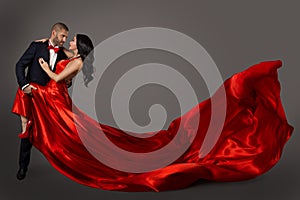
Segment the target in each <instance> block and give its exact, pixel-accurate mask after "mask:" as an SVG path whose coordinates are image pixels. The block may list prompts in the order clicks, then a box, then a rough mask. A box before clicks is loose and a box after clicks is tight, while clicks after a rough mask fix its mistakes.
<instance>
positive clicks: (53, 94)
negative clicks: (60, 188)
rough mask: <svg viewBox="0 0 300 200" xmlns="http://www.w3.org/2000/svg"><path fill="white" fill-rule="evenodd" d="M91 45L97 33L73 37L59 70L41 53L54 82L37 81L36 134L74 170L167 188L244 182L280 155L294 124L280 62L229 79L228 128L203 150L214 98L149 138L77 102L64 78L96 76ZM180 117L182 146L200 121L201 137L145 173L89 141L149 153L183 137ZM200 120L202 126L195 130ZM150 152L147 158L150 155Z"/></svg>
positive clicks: (88, 179)
mask: <svg viewBox="0 0 300 200" xmlns="http://www.w3.org/2000/svg"><path fill="white" fill-rule="evenodd" d="M92 49H93V44H92V42H91V40H90V39H89V38H88V37H87V36H85V35H81V34H77V35H76V36H75V37H74V39H73V40H72V41H71V42H70V50H72V51H73V52H74V56H73V57H72V58H70V59H68V60H63V61H60V62H59V63H58V64H57V71H56V73H54V72H52V71H51V70H50V69H49V66H48V64H47V63H46V62H45V61H44V60H43V58H40V60H39V62H40V65H41V67H42V68H43V69H44V71H45V72H46V73H47V74H48V75H49V77H50V78H51V79H52V80H51V81H50V82H49V84H48V85H47V86H39V85H37V84H33V85H34V86H35V87H36V88H37V90H34V91H33V92H32V93H33V96H32V104H33V106H32V108H31V111H32V118H33V123H32V132H31V134H30V135H29V137H30V140H31V142H32V144H33V145H34V146H35V147H36V148H37V149H39V150H40V151H41V152H42V153H43V154H44V155H45V157H46V158H47V159H48V161H49V162H50V163H51V164H52V165H53V166H54V167H55V168H56V169H57V170H58V171H60V172H61V173H63V174H64V175H66V176H67V177H69V178H71V179H73V180H75V181H77V182H79V183H81V184H85V185H88V186H91V187H96V188H101V189H105V190H119V191H163V190H171V189H179V188H183V187H187V186H189V185H191V184H192V183H194V182H196V181H197V180H199V179H206V180H213V181H240V180H246V179H250V178H254V177H256V176H258V175H261V174H263V173H265V172H266V171H268V170H269V169H270V168H272V167H273V166H274V165H275V164H276V163H277V162H278V160H279V158H280V156H281V153H282V150H283V147H284V144H285V143H286V141H287V140H288V139H289V138H290V136H291V133H292V131H293V127H291V126H290V125H289V124H288V122H287V120H286V117H285V114H284V110H283V108H282V105H281V101H280V86H279V82H278V80H277V68H279V67H280V66H281V62H280V61H270V62H262V63H259V64H257V65H254V66H252V67H250V68H249V69H247V70H245V71H243V72H240V73H237V74H235V75H234V76H233V77H231V78H230V79H228V80H227V81H225V83H224V87H225V90H226V96H227V102H226V103H227V113H226V120H225V124H224V128H223V130H222V132H221V135H220V138H219V139H218V141H217V143H216V144H215V146H214V148H213V149H212V150H211V151H210V152H209V153H208V154H207V155H206V156H205V157H200V156H199V149H200V147H201V145H202V142H203V140H204V138H205V134H206V130H207V128H208V126H209V122H208V120H207V119H210V116H211V111H210V99H208V100H206V101H204V102H202V103H200V104H198V105H196V106H195V107H194V108H192V109H191V110H190V111H188V112H187V113H186V114H184V115H183V116H181V117H179V118H177V119H175V120H173V121H172V122H171V124H170V126H169V128H168V129H167V130H161V131H159V132H158V133H157V134H155V135H153V136H151V137H147V138H141V137H138V138H137V137H133V136H131V135H128V134H125V133H124V132H123V131H122V130H120V129H117V128H114V127H111V126H108V125H105V124H99V123H98V122H96V121H95V120H93V119H91V118H90V117H88V116H87V115H86V114H85V113H84V112H82V111H81V110H80V109H78V108H77V107H76V106H74V105H73V104H72V100H71V98H70V97H69V95H68V91H67V88H66V85H65V83H64V80H69V79H71V78H73V77H74V76H75V75H76V74H77V73H78V72H79V71H81V70H82V72H83V75H84V76H83V77H84V84H85V85H86V86H87V85H88V83H89V82H90V81H91V80H92V79H93V76H92V74H93V66H92V63H93V60H94V58H93V54H92ZM215 95H216V94H215ZM16 101H17V99H16ZM220 106H223V105H220ZM198 112H200V113H198ZM197 114H200V115H201V120H200V122H198V121H196V123H195V120H194V117H195V116H198V115H197ZM180 122H184V123H185V126H184V128H183V129H182V130H180V131H181V133H183V136H182V137H181V138H180V140H179V141H180V143H179V144H177V145H178V146H177V147H180V145H181V144H183V143H185V142H187V140H190V137H189V134H190V132H191V131H192V130H193V128H194V129H195V130H196V131H197V132H196V135H195V138H194V139H193V141H192V143H191V145H190V147H189V148H188V150H187V151H185V152H184V153H183V154H182V155H181V156H180V157H179V158H178V159H177V160H175V161H174V162H172V163H171V164H169V165H167V166H165V167H161V168H158V169H156V170H152V171H147V172H140V173H133V172H128V171H122V170H117V169H114V168H113V167H110V166H108V165H106V163H105V162H101V161H99V159H96V158H95V157H94V156H93V155H94V154H93V155H92V153H91V152H90V151H89V150H88V149H87V148H86V147H85V144H86V142H87V143H90V144H93V145H94V146H93V147H94V149H93V150H95V152H98V153H99V152H100V156H102V157H105V156H106V157H108V159H111V160H113V159H114V158H110V157H109V156H107V155H109V153H111V152H112V151H114V149H113V148H111V147H110V146H109V145H108V144H107V142H106V141H104V140H103V138H104V137H106V138H109V140H110V141H111V142H112V143H114V144H115V145H116V146H119V147H120V148H122V149H124V150H125V151H128V152H135V153H146V154H145V155H147V153H148V152H152V151H155V150H158V149H161V148H162V147H164V146H165V145H167V144H168V143H169V142H170V141H171V140H172V139H173V138H174V137H175V136H176V134H177V131H178V125H179V123H180ZM198 123H199V124H198ZM196 125H197V127H198V125H199V127H200V128H199V129H196V127H195V126H196ZM79 133H80V134H79ZM145 134H148V133H145ZM149 135H151V133H149ZM181 142H182V143H181ZM175 148H176V145H175ZM144 159H145V162H146V161H147V159H148V158H147V156H145V158H144ZM115 162H116V164H119V165H122V164H123V163H122V162H120V163H118V160H115ZM137 164H139V163H137Z"/></svg>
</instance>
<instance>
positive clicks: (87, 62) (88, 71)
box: [76, 34, 94, 87]
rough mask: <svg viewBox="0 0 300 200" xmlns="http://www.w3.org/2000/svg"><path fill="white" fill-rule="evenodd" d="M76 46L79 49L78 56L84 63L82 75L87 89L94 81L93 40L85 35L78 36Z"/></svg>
mask: <svg viewBox="0 0 300 200" xmlns="http://www.w3.org/2000/svg"><path fill="white" fill-rule="evenodd" d="M76 46H77V49H78V54H80V57H81V59H82V61H83V67H82V73H83V81H84V85H85V86H86V87H87V86H88V83H89V82H90V81H91V80H93V79H94V77H93V76H92V74H93V73H94V66H93V62H94V51H93V49H94V45H93V42H92V40H91V39H90V38H89V37H88V36H87V35H83V34H77V35H76Z"/></svg>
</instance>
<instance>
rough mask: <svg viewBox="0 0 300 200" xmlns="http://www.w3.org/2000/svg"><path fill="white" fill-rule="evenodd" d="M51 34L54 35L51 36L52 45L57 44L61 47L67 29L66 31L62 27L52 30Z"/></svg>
mask: <svg viewBox="0 0 300 200" xmlns="http://www.w3.org/2000/svg"><path fill="white" fill-rule="evenodd" d="M53 36H54V38H53V43H54V45H58V46H60V47H62V46H63V45H64V43H65V42H66V40H67V37H68V31H66V30H64V29H61V30H59V31H54V32H53Z"/></svg>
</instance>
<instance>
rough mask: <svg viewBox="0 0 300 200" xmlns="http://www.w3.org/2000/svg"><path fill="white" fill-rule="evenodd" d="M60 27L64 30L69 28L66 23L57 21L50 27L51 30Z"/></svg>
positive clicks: (59, 29)
mask: <svg viewBox="0 0 300 200" xmlns="http://www.w3.org/2000/svg"><path fill="white" fill-rule="evenodd" d="M62 29H64V30H66V31H69V28H68V27H67V25H65V24H64V23H62V22H57V23H56V24H54V25H53V26H52V28H51V32H52V31H53V30H55V31H61V30H62Z"/></svg>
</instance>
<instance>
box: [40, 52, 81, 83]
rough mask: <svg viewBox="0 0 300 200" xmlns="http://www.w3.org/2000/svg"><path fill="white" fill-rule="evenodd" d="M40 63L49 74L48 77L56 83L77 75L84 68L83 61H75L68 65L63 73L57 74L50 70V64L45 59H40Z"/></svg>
mask: <svg viewBox="0 0 300 200" xmlns="http://www.w3.org/2000/svg"><path fill="white" fill-rule="evenodd" d="M39 63H40V65H41V67H42V68H43V70H44V71H45V72H46V73H47V74H48V76H49V77H50V78H51V79H53V80H54V81H55V82H59V81H61V80H65V79H66V78H67V77H69V76H70V75H72V74H77V73H78V72H79V70H80V69H81V67H82V61H81V59H74V60H72V61H71V62H69V63H68V65H67V66H66V67H65V69H64V70H63V71H62V72H61V73H59V74H56V73H54V72H52V71H51V70H50V68H49V65H48V63H47V62H46V61H45V60H44V59H43V58H40V59H39Z"/></svg>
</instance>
